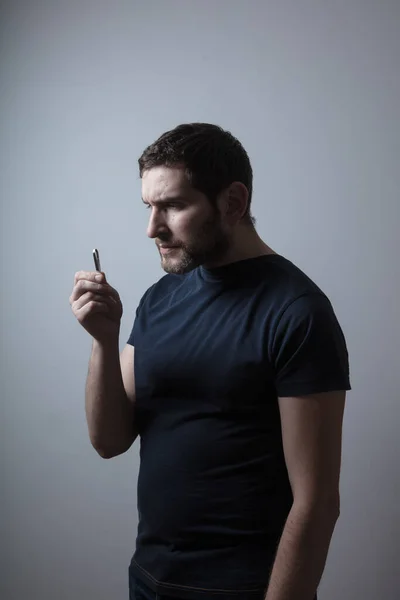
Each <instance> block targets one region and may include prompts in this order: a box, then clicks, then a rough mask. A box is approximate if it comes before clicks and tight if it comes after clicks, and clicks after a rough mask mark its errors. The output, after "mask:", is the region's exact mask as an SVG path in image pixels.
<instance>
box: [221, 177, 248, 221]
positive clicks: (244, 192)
mask: <svg viewBox="0 0 400 600" xmlns="http://www.w3.org/2000/svg"><path fill="white" fill-rule="evenodd" d="M224 199H225V201H224V209H225V210H224V215H225V219H226V221H227V222H228V223H229V224H230V225H236V224H237V223H238V222H239V221H240V220H241V219H242V218H243V215H244V214H245V212H246V209H247V205H248V202H249V192H248V189H247V187H246V186H245V185H244V184H243V183H241V182H240V181H234V182H233V183H231V185H230V186H229V187H228V188H227V189H226V190H225V194H224Z"/></svg>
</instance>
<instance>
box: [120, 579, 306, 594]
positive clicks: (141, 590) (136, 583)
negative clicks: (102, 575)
mask: <svg viewBox="0 0 400 600" xmlns="http://www.w3.org/2000/svg"><path fill="white" fill-rule="evenodd" d="M263 597H264V594H263ZM215 598H216V596H213V600H215ZM129 600H181V599H178V598H176V596H165V595H164V594H162V595H161V594H156V592H153V590H151V589H150V588H148V587H147V586H146V585H145V584H144V583H143V582H142V581H140V580H139V579H137V577H134V576H133V575H132V574H130V575H129ZM204 600H210V599H209V598H207V597H206V596H204ZM238 600H239V599H238ZM260 600H262V599H261V598H260ZM314 600H317V596H315V599H314Z"/></svg>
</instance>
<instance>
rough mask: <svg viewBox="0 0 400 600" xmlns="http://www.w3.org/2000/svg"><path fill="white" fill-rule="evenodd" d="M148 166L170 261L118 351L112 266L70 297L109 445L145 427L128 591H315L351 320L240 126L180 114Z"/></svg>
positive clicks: (153, 227) (148, 156)
mask: <svg viewBox="0 0 400 600" xmlns="http://www.w3.org/2000/svg"><path fill="white" fill-rule="evenodd" d="M139 167H140V175H141V178H142V197H143V198H142V199H143V202H144V205H145V207H146V208H147V209H148V210H149V213H150V215H149V217H150V220H149V225H148V231H147V234H148V236H149V237H150V238H153V239H154V240H155V243H156V245H157V247H158V250H159V253H160V256H161V265H162V268H163V269H164V270H165V271H166V272H167V275H165V276H164V277H163V278H161V279H160V281H158V282H157V283H155V284H154V285H153V286H152V287H151V288H150V289H148V290H147V292H146V293H145V294H144V296H143V297H142V299H141V301H140V304H139V307H138V310H137V313H136V319H135V322H134V325H133V329H132V333H131V335H130V337H129V340H128V343H127V344H126V346H125V348H124V349H123V351H122V353H121V356H119V346H118V341H119V327H120V319H121V314H122V306H121V302H120V299H119V296H118V294H117V292H116V291H115V290H114V289H113V288H112V287H111V286H110V285H109V284H108V283H107V281H106V279H105V276H104V274H96V273H86V272H79V273H77V274H76V275H75V285H74V289H73V292H72V295H71V298H70V302H71V305H72V308H73V312H74V314H75V315H76V317H77V318H78V320H79V322H80V323H81V324H82V325H83V326H84V327H85V328H86V329H87V331H88V332H89V333H90V334H91V335H92V336H93V338H94V342H93V349H92V355H91V360H90V366H89V373H88V379H87V388H86V413H87V421H88V428H89V434H90V439H91V442H92V444H93V446H94V448H95V449H96V450H97V452H98V453H99V454H100V455H101V456H102V457H104V458H111V457H113V456H116V455H118V454H121V453H123V452H126V451H127V450H128V448H130V446H131V445H132V443H133V441H134V440H135V438H136V437H137V435H139V436H140V438H141V448H140V458H141V465H140V473H139V480H138V512H139V526H138V536H137V545H136V551H135V554H134V556H133V559H132V562H131V565H130V598H131V600H133V599H136V600H138V599H147V600H149V599H151V598H153V599H155V598H163V597H165V598H187V599H193V600H195V599H199V598H202V599H204V600H208V599H210V598H221V599H222V598H224V599H225V600H233V599H240V600H251V599H254V600H261V599H264V598H266V600H312V599H313V598H314V596H315V594H316V590H317V587H318V584H319V581H320V578H321V575H322V573H323V569H324V565H325V561H326V557H327V553H328V547H329V543H330V540H331V536H332V532H333V530H334V526H335V523H336V521H337V518H338V516H339V473H340V462H341V431H342V418H343V411H344V403H345V393H346V390H348V389H350V384H349V369H348V356H347V350H346V344H345V340H344V337H343V334H342V331H341V328H340V326H339V324H338V322H337V319H336V317H335V315H334V311H333V309H332V306H331V304H330V302H329V300H328V299H327V297H326V296H325V295H324V293H323V292H322V291H321V290H320V289H319V288H318V287H317V286H316V285H315V284H314V283H313V282H312V281H311V280H310V279H309V278H308V277H307V276H306V275H305V274H304V273H303V272H301V271H300V270H299V269H298V268H297V267H296V266H295V265H294V264H293V263H291V262H290V261H288V260H287V259H285V258H284V257H283V256H280V255H278V254H276V253H275V252H274V251H273V250H272V249H271V248H269V247H268V246H267V245H266V244H265V243H264V242H263V241H262V240H261V239H260V237H259V236H258V234H257V232H256V230H255V228H254V220H253V218H252V217H251V213H250V202H251V196H252V169H251V165H250V161H249V158H248V156H247V154H246V152H245V150H244V149H243V147H242V145H241V144H240V143H239V141H238V140H237V139H235V138H234V137H233V136H232V135H231V134H230V133H229V132H226V131H224V130H222V129H221V128H219V127H216V126H214V125H209V124H199V123H197V124H188V125H181V126H179V127H177V128H175V129H174V130H172V131H169V132H167V133H165V134H164V135H162V136H161V137H160V138H159V139H158V140H157V141H156V142H155V143H154V144H152V145H151V146H149V147H148V148H147V149H146V150H145V151H144V153H143V155H142V156H141V158H140V159H139ZM134 348H135V350H134Z"/></svg>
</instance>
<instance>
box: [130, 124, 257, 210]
mask: <svg viewBox="0 0 400 600" xmlns="http://www.w3.org/2000/svg"><path fill="white" fill-rule="evenodd" d="M160 165H165V166H167V167H172V166H175V165H183V167H184V168H185V171H186V175H187V177H188V180H189V182H190V184H191V185H192V186H193V187H194V188H196V189H197V190H199V191H200V192H203V194H205V195H206V196H207V198H208V199H209V200H210V202H211V203H212V204H214V205H215V202H216V199H217V196H218V194H220V193H221V192H222V191H223V190H224V189H226V188H227V187H228V186H229V185H230V184H231V183H233V182H234V181H240V182H241V183H243V185H245V186H246V188H247V190H248V193H249V197H248V204H247V209H246V213H245V215H244V217H243V218H244V219H245V220H246V221H248V222H254V219H253V218H252V217H251V215H250V203H251V196H252V192H253V170H252V168H251V164H250V160H249V157H248V155H247V152H246V150H245V149H244V148H243V146H242V144H241V143H240V142H239V140H237V139H236V138H235V137H234V136H233V135H232V134H231V133H230V132H229V131H225V130H224V129H222V128H221V127H219V126H218V125H211V124H209V123H187V124H183V125H178V126H177V127H175V129H172V130H171V131H167V132H166V133H163V134H162V135H161V136H160V137H159V138H158V139H157V140H156V141H155V142H153V143H152V144H151V145H150V146H148V147H147V148H146V150H145V151H144V152H143V154H142V156H141V157H140V158H139V172H140V177H142V175H143V172H144V171H147V170H149V169H151V168H153V167H156V166H160Z"/></svg>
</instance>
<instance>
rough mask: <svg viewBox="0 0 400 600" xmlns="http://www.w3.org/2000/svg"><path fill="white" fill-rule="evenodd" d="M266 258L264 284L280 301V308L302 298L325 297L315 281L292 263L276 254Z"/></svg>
mask: <svg viewBox="0 0 400 600" xmlns="http://www.w3.org/2000/svg"><path fill="white" fill-rule="evenodd" d="M268 258H269V260H268V261H266V263H265V269H266V273H265V275H266V277H265V284H266V285H267V286H268V287H269V288H270V289H271V291H273V293H274V294H275V295H276V297H277V299H278V300H280V305H281V307H285V306H287V305H289V304H290V303H291V302H293V301H295V300H296V299H297V298H300V297H302V296H308V295H322V296H325V294H324V292H323V291H322V290H321V288H320V287H319V286H318V285H317V284H316V283H315V281H313V280H312V279H311V278H310V277H309V276H308V275H307V274H306V273H305V272H304V271H302V270H301V269H300V268H299V267H298V266H297V265H295V264H294V263H293V262H291V261H290V260H288V259H287V258H285V257H283V256H280V255H278V254H276V255H271V256H269V257H268Z"/></svg>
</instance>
